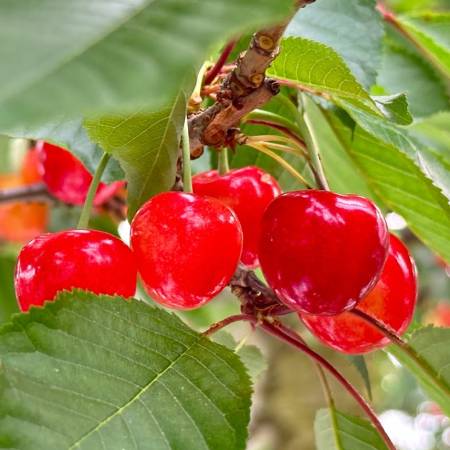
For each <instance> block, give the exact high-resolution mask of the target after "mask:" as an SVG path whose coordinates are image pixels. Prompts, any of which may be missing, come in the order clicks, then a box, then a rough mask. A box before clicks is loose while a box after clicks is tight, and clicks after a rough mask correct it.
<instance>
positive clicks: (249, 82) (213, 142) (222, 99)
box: [189, 0, 314, 158]
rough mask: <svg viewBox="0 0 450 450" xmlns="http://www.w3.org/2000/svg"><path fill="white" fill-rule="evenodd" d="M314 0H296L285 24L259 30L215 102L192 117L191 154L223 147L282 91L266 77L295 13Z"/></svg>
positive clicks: (194, 156) (196, 156) (190, 122)
mask: <svg viewBox="0 0 450 450" xmlns="http://www.w3.org/2000/svg"><path fill="white" fill-rule="evenodd" d="M313 1H314V0H296V1H295V3H294V11H293V14H292V15H291V16H290V17H289V18H288V19H286V20H285V21H284V22H283V23H281V24H278V25H275V26H273V27H271V28H266V29H263V30H260V31H258V32H256V33H255V34H254V35H253V37H252V39H251V42H250V45H249V47H248V49H247V51H246V52H245V53H243V54H242V55H241V56H240V57H239V59H238V61H237V64H236V67H235V68H234V69H233V70H232V71H231V72H230V73H229V75H228V76H227V77H226V78H225V80H224V81H223V83H222V86H221V90H220V92H219V93H218V95H217V101H216V103H215V104H214V105H212V106H211V107H209V108H208V109H206V110H205V111H203V112H201V113H199V114H197V115H194V116H192V117H191V118H190V119H189V135H190V147H191V155H192V157H193V158H198V157H199V156H200V155H201V154H202V153H203V146H204V145H209V146H213V147H217V148H218V147H223V146H225V145H227V143H229V141H230V140H232V137H233V135H231V136H230V133H233V128H234V127H235V126H237V125H238V124H239V121H240V119H241V118H242V117H244V116H245V115H246V114H248V113H249V112H250V111H252V110H254V109H256V108H258V107H261V106H262V105H264V104H265V103H267V102H268V101H269V100H270V99H271V98H272V97H273V96H274V95H276V94H277V93H278V90H279V89H278V84H277V83H276V82H275V81H274V80H270V79H267V78H266V70H267V68H268V67H269V66H270V64H271V63H272V61H273V60H274V59H275V58H276V57H277V55H278V53H279V51H280V48H279V44H280V41H281V38H282V36H283V33H284V31H285V29H286V27H287V25H288V24H289V21H290V20H291V19H292V16H293V15H294V14H295V12H296V11H297V10H298V9H299V8H302V7H303V6H305V5H306V4H309V3H312V2H313Z"/></svg>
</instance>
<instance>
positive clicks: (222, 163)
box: [217, 147, 230, 175]
mask: <svg viewBox="0 0 450 450" xmlns="http://www.w3.org/2000/svg"><path fill="white" fill-rule="evenodd" d="M217 169H218V172H219V175H225V174H226V173H228V172H229V171H230V165H229V163H228V149H227V148H226V147H223V148H222V149H220V150H219V155H218V166H217Z"/></svg>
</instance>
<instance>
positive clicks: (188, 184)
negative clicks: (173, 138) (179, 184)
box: [181, 120, 193, 193]
mask: <svg viewBox="0 0 450 450" xmlns="http://www.w3.org/2000/svg"><path fill="white" fill-rule="evenodd" d="M181 141H182V142H181V145H182V148H183V191H184V192H189V193H192V192H193V188H192V169H191V149H190V145H189V127H188V122H187V120H185V121H184V127H183V136H182V139H181Z"/></svg>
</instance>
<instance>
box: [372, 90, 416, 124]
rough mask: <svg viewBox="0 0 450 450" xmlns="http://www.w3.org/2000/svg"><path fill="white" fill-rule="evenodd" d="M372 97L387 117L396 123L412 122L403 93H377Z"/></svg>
mask: <svg viewBox="0 0 450 450" xmlns="http://www.w3.org/2000/svg"><path fill="white" fill-rule="evenodd" d="M372 98H373V100H374V101H375V104H376V105H377V106H378V109H379V110H380V111H381V112H382V113H383V114H384V116H385V117H386V118H387V119H389V120H392V121H393V122H395V123H397V124H398V125H410V124H411V123H412V122H413V120H414V118H413V117H412V116H411V113H410V112H409V107H408V100H407V98H406V95H405V94H394V95H384V96H381V95H379V96H374V97H372Z"/></svg>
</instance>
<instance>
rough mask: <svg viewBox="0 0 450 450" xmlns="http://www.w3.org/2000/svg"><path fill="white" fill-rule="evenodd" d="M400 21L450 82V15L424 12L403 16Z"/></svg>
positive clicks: (447, 13)
mask: <svg viewBox="0 0 450 450" xmlns="http://www.w3.org/2000/svg"><path fill="white" fill-rule="evenodd" d="M398 20H399V22H400V24H401V26H402V27H404V28H405V29H406V30H407V32H409V33H410V34H411V35H412V36H413V39H414V40H415V41H416V42H417V44H418V45H420V46H421V47H422V48H423V49H425V56H426V57H427V59H428V60H429V61H430V62H431V63H432V64H433V65H434V66H435V67H436V68H438V69H439V70H440V71H441V72H442V73H443V75H444V76H446V78H447V82H450V13H449V12H442V13H441V12H439V13H437V12H424V13H418V14H414V15H410V16H406V15H405V16H401V17H400V18H399V19H398Z"/></svg>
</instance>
